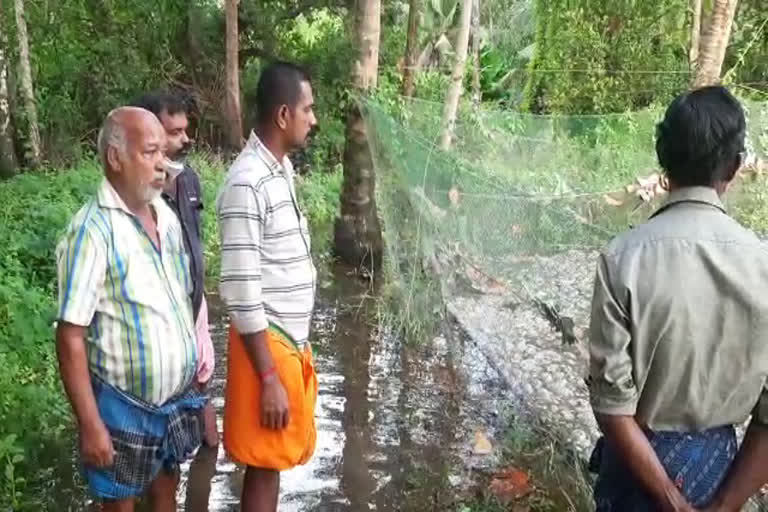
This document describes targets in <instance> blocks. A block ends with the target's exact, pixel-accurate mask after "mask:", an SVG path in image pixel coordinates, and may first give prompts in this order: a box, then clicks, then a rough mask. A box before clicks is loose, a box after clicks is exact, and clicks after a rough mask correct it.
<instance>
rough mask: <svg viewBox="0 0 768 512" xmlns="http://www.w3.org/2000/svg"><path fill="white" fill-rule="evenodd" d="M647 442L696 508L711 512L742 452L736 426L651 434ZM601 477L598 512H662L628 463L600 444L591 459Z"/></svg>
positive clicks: (600, 442) (605, 443)
mask: <svg viewBox="0 0 768 512" xmlns="http://www.w3.org/2000/svg"><path fill="white" fill-rule="evenodd" d="M646 436H648V440H649V441H650V443H651V446H653V449H654V451H655V452H656V455H657V456H658V457H659V460H660V461H661V464H662V465H663V466H664V469H666V471H667V475H669V478H670V479H671V480H672V481H673V482H675V484H676V485H677V487H678V489H680V492H681V493H682V495H683V496H684V497H685V499H686V500H687V501H688V503H689V504H690V505H692V506H693V507H706V506H708V505H709V504H710V502H711V501H712V499H713V498H714V497H715V493H716V492H717V490H718V488H719V487H720V484H721V483H722V482H723V479H724V478H725V476H726V474H727V473H728V469H729V468H730V467H731V464H732V463H733V459H734V457H735V456H736V451H737V449H738V447H737V443H736V431H735V430H734V428H733V426H725V427H718V428H713V429H709V430H705V431H703V432H697V433H681V432H650V431H646ZM590 470H592V471H593V472H595V473H597V474H598V476H597V481H596V482H595V488H594V491H595V504H596V507H597V508H596V510H597V511H598V512H619V511H621V512H645V511H653V510H658V504H657V503H656V502H655V500H654V499H653V498H652V497H651V496H650V495H649V494H648V493H647V492H646V491H645V490H644V489H642V488H641V486H640V485H639V484H638V483H637V482H636V480H635V478H634V477H633V476H632V475H631V473H630V471H629V469H628V468H627V467H626V466H625V464H624V462H623V458H622V457H621V455H620V454H617V453H616V452H615V450H614V449H613V448H612V447H611V445H610V443H607V442H605V440H604V438H600V440H599V441H598V442H597V446H596V447H595V450H594V452H593V453H592V457H591V459H590Z"/></svg>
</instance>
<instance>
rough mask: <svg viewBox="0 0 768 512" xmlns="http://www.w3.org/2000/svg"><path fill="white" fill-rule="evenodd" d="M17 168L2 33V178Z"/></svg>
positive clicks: (0, 124) (0, 172)
mask: <svg viewBox="0 0 768 512" xmlns="http://www.w3.org/2000/svg"><path fill="white" fill-rule="evenodd" d="M17 168H18V162H17V160H16V149H15V148H14V146H13V127H12V125H11V108H10V103H9V101H8V64H7V62H6V59H5V45H4V41H2V35H1V34H0V178H10V177H11V176H13V175H14V174H16V171H17Z"/></svg>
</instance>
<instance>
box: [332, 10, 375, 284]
mask: <svg viewBox="0 0 768 512" xmlns="http://www.w3.org/2000/svg"><path fill="white" fill-rule="evenodd" d="M354 12H355V20H356V24H355V25H356V26H355V36H356V39H357V41H356V43H357V44H356V47H357V48H358V53H357V56H356V59H355V63H354V65H353V67H352V69H353V75H352V83H353V85H354V87H355V89H356V92H357V93H359V94H365V93H366V92H367V91H369V90H370V89H372V88H374V87H376V80H377V75H378V68H379V35H380V32H381V19H380V18H381V3H380V0H357V3H356V5H355V11H354ZM375 184H376V176H375V173H374V168H373V158H372V155H371V150H370V147H369V145H368V134H367V130H366V126H365V121H364V120H363V117H362V115H361V112H360V106H359V105H357V104H353V106H352V107H351V108H350V110H349V112H348V113H347V127H346V144H345V147H344V183H343V185H342V191H341V216H340V217H339V218H338V219H337V221H336V226H335V229H334V245H335V249H336V254H337V255H338V256H339V257H340V258H341V259H343V260H344V261H346V262H347V263H349V264H351V265H354V266H356V267H358V268H365V269H367V270H369V271H374V270H378V269H379V268H380V265H381V258H382V253H383V250H382V245H383V244H382V239H381V227H380V224H379V218H378V214H377V211H376V198H375Z"/></svg>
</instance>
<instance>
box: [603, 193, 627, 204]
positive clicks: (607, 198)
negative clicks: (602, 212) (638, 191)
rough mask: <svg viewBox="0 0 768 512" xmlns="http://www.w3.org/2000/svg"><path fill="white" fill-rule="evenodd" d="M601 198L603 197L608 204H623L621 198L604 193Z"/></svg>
mask: <svg viewBox="0 0 768 512" xmlns="http://www.w3.org/2000/svg"><path fill="white" fill-rule="evenodd" d="M603 199H605V202H606V203H608V204H609V205H610V206H621V205H623V204H624V201H622V200H621V199H616V198H615V197H612V196H609V195H608V194H605V195H604V196H603Z"/></svg>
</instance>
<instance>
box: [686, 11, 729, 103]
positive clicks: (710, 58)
mask: <svg viewBox="0 0 768 512" xmlns="http://www.w3.org/2000/svg"><path fill="white" fill-rule="evenodd" d="M737 4H738V1H737V0H714V5H713V7H712V14H711V15H710V16H709V19H708V20H707V23H706V26H705V27H704V32H703V34H702V36H701V42H700V44H699V53H698V59H697V63H696V73H695V75H694V79H693V87H694V88H696V87H703V86H705V85H712V84H716V83H718V82H719V81H720V71H721V70H722V67H723V61H724V60H725V50H726V48H728V39H729V38H730V37H731V26H732V25H733V18H734V16H735V15H736V6H737Z"/></svg>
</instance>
